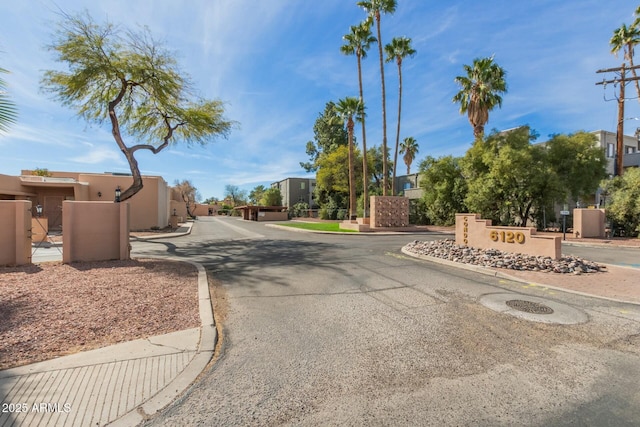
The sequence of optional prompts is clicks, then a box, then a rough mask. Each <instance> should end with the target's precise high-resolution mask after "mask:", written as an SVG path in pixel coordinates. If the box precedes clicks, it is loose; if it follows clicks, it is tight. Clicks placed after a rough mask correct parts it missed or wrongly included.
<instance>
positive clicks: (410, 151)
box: [394, 136, 419, 175]
mask: <svg viewBox="0 0 640 427" xmlns="http://www.w3.org/2000/svg"><path fill="white" fill-rule="evenodd" d="M418 151H419V147H418V141H416V139H415V138H414V137H412V136H408V137H406V138H405V139H404V140H403V141H402V143H401V144H400V154H404V156H403V157H402V160H404V164H405V165H407V175H409V174H411V164H412V163H413V161H414V159H415V158H416V154H418ZM394 169H395V168H394Z"/></svg>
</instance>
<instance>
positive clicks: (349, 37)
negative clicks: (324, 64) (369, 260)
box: [340, 18, 376, 218]
mask: <svg viewBox="0 0 640 427" xmlns="http://www.w3.org/2000/svg"><path fill="white" fill-rule="evenodd" d="M342 39H343V40H344V41H345V42H346V44H344V45H343V46H342V47H340V51H341V52H342V53H344V54H345V55H355V56H356V59H357V62H358V86H359V88H360V103H361V104H362V105H364V96H363V91H362V59H363V58H366V57H367V51H368V50H369V48H370V47H371V43H375V42H376V38H375V37H373V36H372V35H371V19H370V18H369V19H367V20H366V21H364V22H362V23H360V25H354V26H352V27H351V32H350V33H349V34H346V35H345V36H344V37H342ZM361 122H362V180H363V184H364V196H363V197H364V215H363V216H364V217H365V218H366V217H367V202H368V197H369V174H368V172H369V171H368V170H367V132H366V130H365V119H364V115H363V116H362V118H361Z"/></svg>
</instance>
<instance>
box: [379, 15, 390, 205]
mask: <svg viewBox="0 0 640 427" xmlns="http://www.w3.org/2000/svg"><path fill="white" fill-rule="evenodd" d="M376 29H377V32H378V53H379V56H380V81H381V86H382V195H383V196H386V195H388V194H389V190H388V188H389V178H388V175H389V165H388V164H387V99H386V95H385V87H384V61H383V56H382V36H381V35H380V12H377V13H376Z"/></svg>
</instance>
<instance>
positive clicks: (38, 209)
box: [36, 204, 42, 216]
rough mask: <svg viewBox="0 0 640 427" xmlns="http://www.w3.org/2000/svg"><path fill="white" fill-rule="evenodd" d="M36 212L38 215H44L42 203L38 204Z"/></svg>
mask: <svg viewBox="0 0 640 427" xmlns="http://www.w3.org/2000/svg"><path fill="white" fill-rule="evenodd" d="M36 213H37V214H38V216H42V205H40V204H38V205H36Z"/></svg>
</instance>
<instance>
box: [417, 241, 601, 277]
mask: <svg viewBox="0 0 640 427" xmlns="http://www.w3.org/2000/svg"><path fill="white" fill-rule="evenodd" d="M405 250H407V251H409V252H411V253H415V254H417V255H427V256H432V257H436V258H442V259H446V260H449V261H453V262H460V263H464V264H472V265H479V266H483V267H493V268H506V269H509V270H522V271H542V272H547V273H561V274H563V273H564V274H567V273H570V274H583V273H597V272H599V271H604V270H603V269H605V268H606V267H604V266H600V265H598V264H596V263H594V262H591V261H587V260H584V259H582V258H578V257H574V256H563V257H562V258H560V259H559V260H554V259H552V258H550V257H542V256H538V257H536V256H530V255H523V254H516V253H510V252H503V251H499V250H497V249H476V248H471V247H468V246H461V245H457V244H456V243H455V241H454V240H451V239H445V240H435V241H431V242H421V241H418V240H414V241H413V242H412V243H409V244H408V245H406V246H405Z"/></svg>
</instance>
